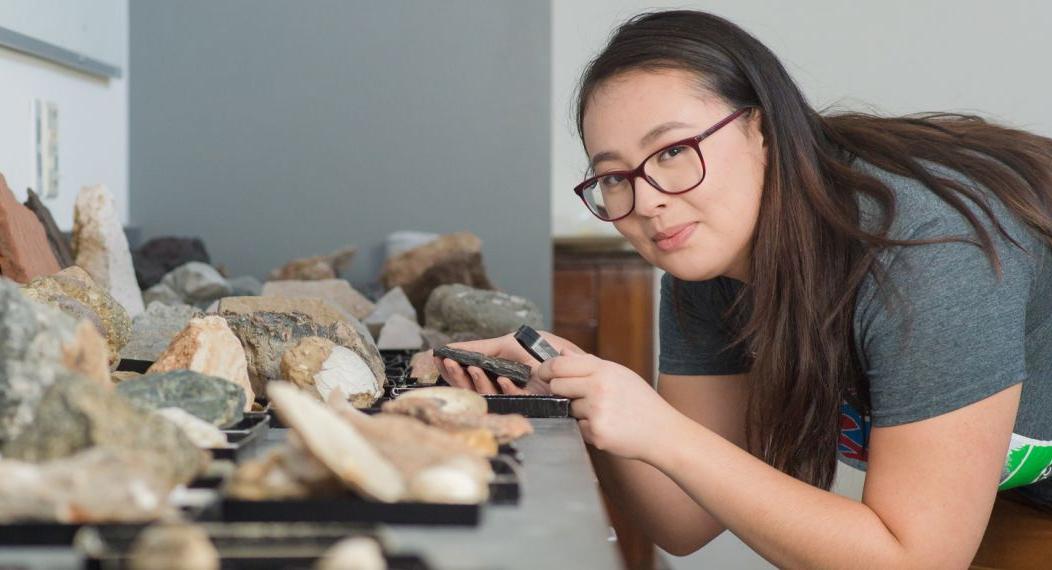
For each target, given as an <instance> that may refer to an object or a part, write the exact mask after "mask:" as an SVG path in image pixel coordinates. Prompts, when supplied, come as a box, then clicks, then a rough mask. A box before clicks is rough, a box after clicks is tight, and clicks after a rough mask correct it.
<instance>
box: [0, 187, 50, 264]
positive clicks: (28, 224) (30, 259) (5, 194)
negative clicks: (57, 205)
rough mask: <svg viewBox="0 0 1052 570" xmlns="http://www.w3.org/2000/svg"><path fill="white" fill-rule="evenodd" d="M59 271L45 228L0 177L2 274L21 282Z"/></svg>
mask: <svg viewBox="0 0 1052 570" xmlns="http://www.w3.org/2000/svg"><path fill="white" fill-rule="evenodd" d="M58 270H59V264H58V260H57V259H55V254H54V253H52V251H51V246H50V245H49V244H48V238H47V233H46V232H45V231H44V226H43V225H41V223H40V221H39V220H38V219H37V217H36V214H34V213H33V212H31V211H30V210H29V209H28V208H26V207H25V206H23V205H22V204H19V203H18V201H17V200H15V195H14V194H13V193H12V192H11V189H10V188H8V187H7V181H6V180H4V177H3V175H0V274H2V275H3V276H4V277H7V278H8V279H11V280H14V281H16V282H18V283H25V282H27V281H29V280H31V279H33V278H34V277H39V276H41V275H50V274H52V273H55V272H57V271H58Z"/></svg>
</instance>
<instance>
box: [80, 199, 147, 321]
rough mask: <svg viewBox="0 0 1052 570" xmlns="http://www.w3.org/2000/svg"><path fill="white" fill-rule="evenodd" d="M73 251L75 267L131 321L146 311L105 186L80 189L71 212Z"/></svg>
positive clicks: (121, 230) (129, 254) (125, 243)
mask: <svg viewBox="0 0 1052 570" xmlns="http://www.w3.org/2000/svg"><path fill="white" fill-rule="evenodd" d="M73 251H74V254H75V255H76V263H77V265H78V266H80V267H81V268H83V269H84V270H85V271H87V272H88V274H89V275H91V277H92V279H94V280H95V283H97V284H98V285H99V286H100V287H102V288H104V289H106V290H108V291H109V292H110V295H113V298H114V299H117V302H119V303H120V304H121V305H123V306H124V308H125V309H126V310H127V311H128V315H129V316H131V317H132V318H134V317H135V316H136V315H138V314H139V313H141V312H143V311H144V310H145V307H144V306H143V300H142V290H140V289H139V283H138V282H137V281H136V280H135V270H134V268H133V267H132V259H131V251H129V249H128V239H127V238H126V237H125V236H124V229H123V228H122V227H121V222H120V219H119V218H118V216H117V211H116V209H115V208H114V205H113V197H112V196H110V193H109V192H108V191H107V190H106V188H105V187H104V186H90V187H86V188H83V189H81V191H80V193H79V194H77V202H76V205H75V207H74V211H73Z"/></svg>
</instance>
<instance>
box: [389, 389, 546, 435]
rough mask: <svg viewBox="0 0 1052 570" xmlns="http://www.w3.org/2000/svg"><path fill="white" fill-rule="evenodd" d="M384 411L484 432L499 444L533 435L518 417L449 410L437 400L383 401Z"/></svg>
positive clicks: (451, 428)
mask: <svg viewBox="0 0 1052 570" xmlns="http://www.w3.org/2000/svg"><path fill="white" fill-rule="evenodd" d="M383 411H384V412H385V413H391V414H403V415H406V416H410V417H413V418H416V419H418V420H420V421H422V422H424V423H426V424H428V425H431V426H435V427H438V428H442V429H445V430H449V431H452V432H460V431H463V430H468V431H470V430H476V429H483V430H486V431H488V432H490V433H491V434H493V437H494V438H496V440H497V442H498V443H509V442H512V441H515V440H516V439H519V438H520V437H524V436H526V435H529V434H531V433H533V426H532V425H530V421H529V420H528V419H526V418H525V417H524V416H521V415H519V414H473V413H467V412H461V411H453V410H450V409H447V408H446V407H445V406H444V405H443V403H442V401H441V400H439V399H436V398H405V397H399V398H398V399H396V400H393V401H390V402H384V405H383Z"/></svg>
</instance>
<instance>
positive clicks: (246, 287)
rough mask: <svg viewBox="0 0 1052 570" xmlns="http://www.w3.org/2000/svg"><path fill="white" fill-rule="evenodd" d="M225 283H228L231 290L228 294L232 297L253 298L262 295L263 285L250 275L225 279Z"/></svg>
mask: <svg viewBox="0 0 1052 570" xmlns="http://www.w3.org/2000/svg"><path fill="white" fill-rule="evenodd" d="M227 283H230V288H231V289H233V291H232V292H231V293H230V295H231V296H233V297H253V296H256V295H262V294H263V284H262V283H260V281H259V279H256V278H255V277H253V276H251V275H241V276H238V277H231V278H230V279H227Z"/></svg>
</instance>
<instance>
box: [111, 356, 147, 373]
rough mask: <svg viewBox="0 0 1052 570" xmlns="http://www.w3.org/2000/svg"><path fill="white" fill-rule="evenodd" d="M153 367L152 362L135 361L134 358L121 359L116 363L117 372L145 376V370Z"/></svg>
mask: <svg viewBox="0 0 1052 570" xmlns="http://www.w3.org/2000/svg"><path fill="white" fill-rule="evenodd" d="M151 366H153V361H152V360H136V359H134V358H122V359H121V360H120V362H118V363H117V371H118V372H138V373H139V374H146V370H147V369H148V368H150V367H151Z"/></svg>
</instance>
